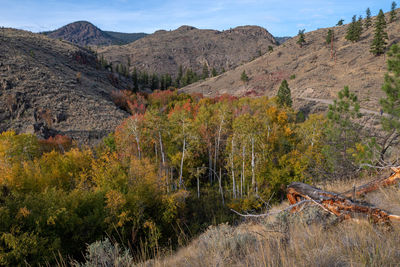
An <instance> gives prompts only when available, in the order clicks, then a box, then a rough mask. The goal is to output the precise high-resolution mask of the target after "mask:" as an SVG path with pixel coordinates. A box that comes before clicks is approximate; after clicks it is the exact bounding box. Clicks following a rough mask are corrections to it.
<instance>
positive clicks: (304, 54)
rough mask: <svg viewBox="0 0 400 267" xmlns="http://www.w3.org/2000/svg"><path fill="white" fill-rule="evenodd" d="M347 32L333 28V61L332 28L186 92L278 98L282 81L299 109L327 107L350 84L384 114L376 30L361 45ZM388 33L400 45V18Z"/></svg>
mask: <svg viewBox="0 0 400 267" xmlns="http://www.w3.org/2000/svg"><path fill="white" fill-rule="evenodd" d="M398 12H399V11H398ZM387 21H389V19H388V14H387ZM347 27H348V25H343V26H339V27H333V28H329V29H333V30H334V33H335V39H334V44H333V45H334V49H333V50H334V51H333V57H331V46H330V45H327V44H326V43H325V42H326V41H325V40H326V35H327V32H328V29H319V30H317V31H313V32H309V33H306V34H305V40H306V44H305V45H303V47H300V46H299V45H298V44H296V42H297V40H298V38H297V37H294V38H292V39H290V40H288V41H286V42H285V43H284V44H283V45H281V46H279V47H276V48H275V49H274V51H273V52H271V53H267V54H265V55H263V56H262V57H260V58H257V59H255V60H253V61H252V62H250V63H248V64H244V65H242V66H239V67H238V68H236V69H234V70H232V71H229V72H226V73H224V74H222V75H219V76H217V77H214V78H210V79H208V80H206V81H204V82H198V83H195V84H191V85H189V86H187V87H185V88H183V91H186V92H200V93H203V94H205V95H207V96H215V95H220V94H225V93H228V94H234V95H268V96H274V95H276V93H277V90H278V88H279V85H280V83H281V81H282V80H283V79H287V80H288V82H289V87H290V88H291V91H292V97H293V98H294V102H295V105H300V106H303V105H306V104H307V105H310V104H312V103H314V104H316V103H321V104H322V105H323V106H326V104H327V103H330V101H331V99H333V98H335V97H336V96H337V93H338V91H340V90H341V89H343V87H344V86H345V85H348V86H349V87H350V89H351V90H352V91H354V92H356V93H357V94H358V96H359V99H360V101H361V106H362V107H363V108H366V109H370V110H372V111H379V99H380V98H381V97H382V96H383V92H382V91H381V86H382V83H383V79H384V74H385V72H386V58H385V56H378V57H377V56H374V55H372V54H371V53H370V52H369V51H370V44H371V42H372V39H373V36H374V27H373V26H372V27H370V28H369V29H367V30H366V29H364V31H363V34H362V36H361V40H360V41H359V42H356V43H352V42H350V41H347V40H346V39H345V35H346V29H347ZM386 30H387V33H388V36H389V40H388V47H390V45H392V44H394V43H398V42H399V41H400V20H399V19H398V20H397V21H395V22H393V23H390V24H388V26H387V29H386ZM243 71H245V72H246V73H247V75H248V76H249V82H243V81H241V79H240V77H241V74H242V72H243ZM310 101H311V102H310Z"/></svg>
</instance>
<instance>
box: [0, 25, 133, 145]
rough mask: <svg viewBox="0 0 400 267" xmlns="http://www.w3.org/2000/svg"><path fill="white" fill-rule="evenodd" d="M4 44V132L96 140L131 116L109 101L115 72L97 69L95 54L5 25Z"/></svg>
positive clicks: (0, 86) (0, 123)
mask: <svg viewBox="0 0 400 267" xmlns="http://www.w3.org/2000/svg"><path fill="white" fill-rule="evenodd" d="M0 43H1V45H0V132H2V131H5V130H8V129H14V130H16V131H17V132H32V133H36V134H38V135H39V136H41V137H45V138H46V137H49V136H51V135H54V134H57V133H60V134H66V135H69V136H71V137H74V138H75V139H77V140H79V141H81V142H89V141H90V142H92V141H95V140H97V139H99V138H101V137H103V136H105V135H106V134H108V133H109V132H110V131H113V130H114V128H115V127H116V126H117V125H118V124H119V123H120V121H121V120H122V119H123V118H124V117H125V116H126V115H127V114H125V113H124V112H122V111H121V110H119V109H118V108H117V107H116V106H115V105H114V103H113V102H112V101H111V97H110V93H111V91H112V90H113V89H115V87H113V86H112V84H111V83H110V79H111V77H112V76H110V73H108V72H107V71H105V70H104V71H103V70H98V69H96V58H95V57H94V55H93V53H92V52H90V51H88V50H85V49H82V48H79V47H77V46H75V45H72V44H70V43H68V42H65V41H59V40H53V39H50V38H47V37H46V36H44V35H41V34H33V33H30V32H26V31H20V30H14V29H5V28H2V29H0ZM79 73H80V74H79ZM79 76H80V77H79ZM78 80H79V81H78Z"/></svg>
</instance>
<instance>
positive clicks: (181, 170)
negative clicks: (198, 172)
mask: <svg viewBox="0 0 400 267" xmlns="http://www.w3.org/2000/svg"><path fill="white" fill-rule="evenodd" d="M185 147H186V137H184V138H183V147H182V158H181V169H180V172H179V189H180V188H181V186H182V183H183V177H182V175H183V160H184V158H185Z"/></svg>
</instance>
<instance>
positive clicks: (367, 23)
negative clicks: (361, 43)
mask: <svg viewBox="0 0 400 267" xmlns="http://www.w3.org/2000/svg"><path fill="white" fill-rule="evenodd" d="M365 13H366V17H365V24H364V25H365V28H366V29H368V28H369V27H371V25H372V20H371V10H370V9H369V8H367V11H366V12H365Z"/></svg>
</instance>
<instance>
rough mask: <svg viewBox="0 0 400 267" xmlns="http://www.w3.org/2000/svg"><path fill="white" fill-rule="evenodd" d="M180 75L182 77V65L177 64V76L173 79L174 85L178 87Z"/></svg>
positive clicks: (180, 81) (180, 80) (179, 85)
mask: <svg viewBox="0 0 400 267" xmlns="http://www.w3.org/2000/svg"><path fill="white" fill-rule="evenodd" d="M182 77H183V67H182V65H179V69H178V76H177V77H176V80H175V84H176V87H178V88H179V87H181V83H182Z"/></svg>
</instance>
